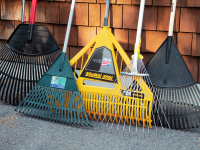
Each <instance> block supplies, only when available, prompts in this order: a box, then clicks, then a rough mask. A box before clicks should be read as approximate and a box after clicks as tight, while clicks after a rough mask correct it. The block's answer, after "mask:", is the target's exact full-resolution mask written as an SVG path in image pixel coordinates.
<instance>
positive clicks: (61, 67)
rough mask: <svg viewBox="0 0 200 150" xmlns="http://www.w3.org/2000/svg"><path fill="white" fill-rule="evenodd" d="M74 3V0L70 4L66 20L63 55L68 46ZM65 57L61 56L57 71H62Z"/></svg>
mask: <svg viewBox="0 0 200 150" xmlns="http://www.w3.org/2000/svg"><path fill="white" fill-rule="evenodd" d="M75 3H76V0H73V1H72V4H71V9H70V14H69V19H68V24H67V31H66V34H65V41H64V46H63V53H66V52H67V45H68V40H69V34H70V29H71V24H72V19H73V14H74V8H75ZM65 57H66V56H65V55H63V58H62V62H61V64H60V68H59V71H62V69H63V64H64V60H65Z"/></svg>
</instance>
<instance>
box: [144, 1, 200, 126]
mask: <svg viewBox="0 0 200 150" xmlns="http://www.w3.org/2000/svg"><path fill="white" fill-rule="evenodd" d="M176 2H177V0H173V1H172V9H171V10H172V11H171V18H170V26H169V34H168V37H167V39H166V40H165V41H164V42H163V44H162V45H161V46H160V47H159V49H158V50H157V52H156V53H155V54H154V55H153V57H152V58H151V59H150V60H149V62H148V63H147V64H146V69H147V71H148V73H149V74H150V77H151V81H152V84H153V85H154V86H155V90H156V92H157V93H158V97H157V99H158V100H159V101H160V102H161V104H162V105H163V108H164V110H165V114H166V117H167V119H168V122H169V124H170V126H171V128H175V129H186V128H192V127H197V126H199V125H200V115H199V114H200V90H199V88H198V87H197V85H196V83H195V81H194V79H193V77H192V75H191V73H190V71H189V69H188V67H187V65H186V63H185V61H184V59H183V58H182V56H181V54H180V52H179V50H178V48H177V47H176V45H175V43H174V41H173V39H172V34H173V25H174V16H175V10H176Z"/></svg>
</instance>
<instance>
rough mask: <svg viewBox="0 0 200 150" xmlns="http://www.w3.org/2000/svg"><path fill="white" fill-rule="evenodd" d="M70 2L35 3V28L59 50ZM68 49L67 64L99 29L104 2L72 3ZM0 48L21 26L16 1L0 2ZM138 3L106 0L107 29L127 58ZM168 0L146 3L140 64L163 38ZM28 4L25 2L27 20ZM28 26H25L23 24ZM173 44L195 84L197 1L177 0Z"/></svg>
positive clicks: (198, 66)
mask: <svg viewBox="0 0 200 150" xmlns="http://www.w3.org/2000/svg"><path fill="white" fill-rule="evenodd" d="M70 2H71V0H41V1H40V0H39V1H38V5H37V13H36V23H37V24H43V25H45V26H47V27H48V29H49V30H50V32H51V33H52V34H53V35H54V37H55V39H56V40H57V42H58V43H59V44H60V46H61V47H62V46H63V42H64V37H65V31H66V27H67V26H66V24H67V21H68V16H69V12H70V7H71V4H70ZM76 2H77V3H76V6H75V12H74V17H73V22H72V28H71V33H70V39H69V44H68V45H69V46H68V50H69V51H68V56H69V58H70V59H71V58H72V57H73V56H74V55H75V54H76V53H77V52H78V51H79V50H80V49H81V48H83V46H85V45H86V44H87V43H88V42H89V41H90V40H91V39H92V38H93V37H94V36H95V35H96V34H97V33H98V32H99V31H100V30H101V27H102V26H103V21H104V12H105V2H106V0H76ZM0 3H1V20H0V48H1V47H2V46H3V45H4V44H5V43H6V40H7V39H8V38H9V36H10V35H11V33H12V32H13V31H14V29H15V28H16V26H17V25H18V24H19V23H20V20H21V3H22V1H21V0H0ZM139 4H140V0H111V7H110V14H109V22H108V24H109V27H110V29H111V31H112V32H113V34H114V35H115V37H116V38H117V40H118V41H119V43H120V44H121V46H122V47H123V48H124V50H125V51H126V52H127V54H128V55H129V56H131V55H132V54H133V48H134V43H135V36H136V29H137V21H138V14H139ZM170 5H171V0H146V7H145V13H144V22H143V32H142V49H141V51H142V54H143V55H144V62H145V63H146V62H147V61H148V60H149V59H150V57H151V56H152V55H153V53H154V52H155V51H156V50H157V49H158V47H159V46H160V45H161V44H162V42H163V41H164V40H165V38H166V37H167V35H168V27H169V20H170V9H171V8H170ZM30 8H31V1H30V0H26V6H25V15H26V20H27V21H28V20H29V15H30ZM27 23H28V22H27ZM173 36H174V40H175V43H176V44H177V46H178V48H179V50H180V52H181V54H182V55H183V58H184V60H185V61H186V63H187V65H188V67H189V69H190V71H191V73H192V75H193V77H194V79H195V81H198V82H200V61H199V60H200V0H178V4H177V8H176V17H175V23H174V35H173Z"/></svg>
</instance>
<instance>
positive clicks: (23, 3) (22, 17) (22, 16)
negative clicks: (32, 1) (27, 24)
mask: <svg viewBox="0 0 200 150" xmlns="http://www.w3.org/2000/svg"><path fill="white" fill-rule="evenodd" d="M24 8H25V0H22V15H21V23H24Z"/></svg>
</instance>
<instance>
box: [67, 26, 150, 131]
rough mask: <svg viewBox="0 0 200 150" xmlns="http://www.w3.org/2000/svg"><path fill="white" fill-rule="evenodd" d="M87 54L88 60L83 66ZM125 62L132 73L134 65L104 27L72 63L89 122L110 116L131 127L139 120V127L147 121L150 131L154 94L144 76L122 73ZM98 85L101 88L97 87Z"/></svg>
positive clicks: (128, 70)
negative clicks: (130, 124)
mask: <svg viewBox="0 0 200 150" xmlns="http://www.w3.org/2000/svg"><path fill="white" fill-rule="evenodd" d="M91 47H93V48H91ZM115 48H116V50H115ZM91 49H92V50H91ZM85 55H88V58H87V61H86V62H85V63H84V56H85ZM78 62H79V63H78ZM124 63H125V65H126V66H127V67H126V69H125V70H124V72H130V70H131V66H132V63H130V59H129V58H128V56H127V54H126V53H125V52H124V50H123V49H122V47H121V46H120V44H119V43H118V42H117V40H116V39H115V37H114V36H113V34H112V33H111V31H110V30H109V28H108V27H103V30H102V31H101V32H100V33H99V34H98V35H97V36H96V37H95V38H94V39H93V40H92V41H90V42H89V43H88V44H87V45H86V46H85V47H84V48H83V49H82V50H81V51H80V52H79V53H77V55H76V56H74V57H73V58H72V59H71V60H70V64H71V66H73V67H74V75H76V74H77V70H79V71H80V74H79V75H78V78H77V81H76V82H77V85H78V88H79V91H80V92H81V97H82V99H83V104H84V106H85V109H86V112H87V113H88V114H89V118H90V119H91V118H92V116H93V118H94V119H97V116H98V118H99V119H100V120H101V119H102V116H103V118H104V119H105V121H107V117H110V121H111V122H112V121H113V120H115V121H116V122H117V123H118V122H121V123H124V121H126V122H127V123H128V124H129V123H130V120H132V123H133V124H135V121H137V123H138V125H140V122H143V124H146V123H145V122H148V124H149V126H150V128H151V122H152V119H151V107H152V103H153V94H152V92H151V90H150V89H149V86H148V85H147V84H146V83H145V81H144V79H143V78H144V77H140V76H127V75H121V74H120V72H121V71H122V67H123V64H124ZM128 81H129V82H128ZM87 83H89V84H87ZM96 83H98V85H100V86H98V85H97V86H95V84H96ZM109 83H110V84H109ZM106 84H109V86H106ZM110 86H112V87H110ZM91 115H92V116H91ZM106 116H107V117H106ZM119 120H121V121H119ZM145 126H146V125H145Z"/></svg>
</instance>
